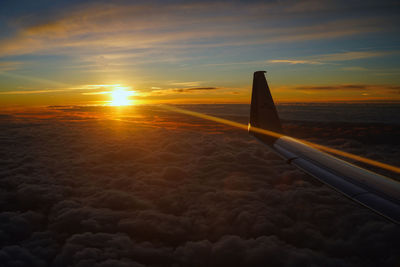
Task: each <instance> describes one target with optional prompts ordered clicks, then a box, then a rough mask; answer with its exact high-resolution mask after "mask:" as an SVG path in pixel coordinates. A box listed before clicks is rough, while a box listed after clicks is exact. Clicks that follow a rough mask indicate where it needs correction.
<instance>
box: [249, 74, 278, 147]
mask: <svg viewBox="0 0 400 267" xmlns="http://www.w3.org/2000/svg"><path fill="white" fill-rule="evenodd" d="M264 73H266V71H256V72H254V78H253V92H252V96H251V108H250V125H249V131H250V132H251V133H252V134H253V135H254V136H255V137H257V138H258V139H261V140H262V141H265V142H267V143H273V142H274V141H275V140H276V138H275V137H271V136H267V135H262V134H258V133H255V132H252V131H251V127H257V128H261V129H264V130H268V131H272V132H276V133H282V125H281V121H280V120H279V117H278V113H277V111H276V107H275V104H274V101H273V99H272V96H271V92H270V90H269V87H268V83H267V80H266V79H265V76H264Z"/></svg>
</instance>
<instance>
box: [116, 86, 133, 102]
mask: <svg viewBox="0 0 400 267" xmlns="http://www.w3.org/2000/svg"><path fill="white" fill-rule="evenodd" d="M132 95H134V91H127V90H125V88H124V87H116V88H115V89H114V91H112V92H111V98H112V99H111V102H110V105H111V106H128V105H132V104H133V101H132V100H130V99H129V97H130V96H132Z"/></svg>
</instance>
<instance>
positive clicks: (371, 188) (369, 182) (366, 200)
mask: <svg viewBox="0 0 400 267" xmlns="http://www.w3.org/2000/svg"><path fill="white" fill-rule="evenodd" d="M264 73H265V71H257V72H255V73H254V79H253V92H252V98H251V109H250V123H249V132H250V133H251V134H252V135H254V136H255V137H256V138H257V139H259V140H260V141H261V142H263V143H264V144H266V145H267V146H268V147H270V148H271V149H272V150H273V151H274V152H276V153H277V154H278V155H279V156H281V157H282V158H283V159H285V160H286V162H287V163H289V164H291V165H293V166H295V167H297V168H299V169H301V170H303V171H304V172H306V173H308V174H310V175H311V176H313V177H315V178H317V179H318V180H320V181H321V182H323V183H325V184H327V185H329V186H330V187H332V188H334V189H335V190H337V191H339V192H340V193H342V194H344V195H345V196H347V197H348V198H350V199H352V200H354V201H356V202H358V203H360V204H362V205H364V206H365V207H367V208H369V209H371V210H373V211H374V212H376V213H378V214H380V215H382V216H384V217H386V218H388V219H390V220H391V221H393V222H395V223H397V224H399V223H400V183H399V182H397V181H395V180H393V179H391V178H388V177H385V176H382V175H379V174H377V173H374V172H371V171H368V170H366V169H363V168H361V167H358V166H355V165H353V164H351V163H349V162H346V161H344V160H341V159H339V158H336V157H334V156H332V155H330V154H327V153H325V152H322V151H320V150H318V149H315V148H313V147H311V146H309V145H308V144H306V143H304V142H302V141H300V140H297V139H294V138H291V137H289V136H285V135H284V134H283V131H282V126H281V122H280V120H279V117H278V113H277V110H276V108H275V104H274V102H273V99H272V96H271V92H270V90H269V87H268V83H267V80H266V78H265V75H264ZM254 128H261V129H263V130H268V131H272V132H275V133H279V134H280V135H274V136H269V135H265V134H262V133H260V132H259V131H254ZM252 129H253V130H252Z"/></svg>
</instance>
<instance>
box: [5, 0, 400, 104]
mask: <svg viewBox="0 0 400 267" xmlns="http://www.w3.org/2000/svg"><path fill="white" fill-rule="evenodd" d="M399 12H400V4H399V2H398V1H327V0H324V1H316V0H309V1H290V0H283V1H112V2H111V1H85V2H83V1H44V0H42V1H40V0H39V1H9V0H3V1H1V3H0V105H2V106H35V105H70V104H71V105H72V104H74V105H103V104H110V103H111V104H112V103H113V102H112V98H113V96H114V97H115V94H114V95H113V93H112V92H115V91H117V92H120V93H121V92H122V93H125V94H126V96H125V97H126V98H127V99H129V100H130V101H131V102H130V103H160V102H163V103H164V102H167V103H248V102H249V100H250V94H251V83H252V74H253V72H254V71H258V70H266V71H267V79H268V82H269V85H270V87H271V91H272V94H273V95H274V98H275V100H276V101H277V102H293V101H295V102H320V101H386V102H387V101H390V102H393V101H399V100H400V75H399V74H400V63H399V62H400V45H399V41H400V18H399V16H398V14H399Z"/></svg>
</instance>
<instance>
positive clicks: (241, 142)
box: [0, 105, 400, 266]
mask: <svg viewBox="0 0 400 267" xmlns="http://www.w3.org/2000/svg"><path fill="white" fill-rule="evenodd" d="M226 107H227V106H220V105H216V106H208V105H206V106H202V105H201V106H197V107H196V108H197V109H200V110H203V111H204V112H212V113H221V114H224V116H226V117H229V118H232V117H235V118H236V119H237V120H239V121H241V120H246V118H245V117H238V116H237V115H235V114H237V113H235V112H233V113H232V112H231V111H230V110H229V108H226ZM234 107H235V106H231V109H232V110H234ZM115 119H118V120H115ZM285 127H286V130H287V131H288V133H290V134H294V135H297V136H299V137H310V136H314V139H313V141H319V142H322V143H325V144H329V145H331V146H335V147H338V148H343V149H346V150H348V151H350V152H353V153H358V154H362V155H365V156H369V157H372V158H375V159H381V160H389V163H392V164H398V162H395V161H396V159H399V158H400V148H399V143H398V142H397V143H396V142H394V141H393V140H396V138H394V137H395V136H396V135H397V133H398V131H399V128H398V126H396V125H386V126H385V127H387V128H385V129H383V128H382V125H379V124H378V125H374V124H369V126H368V127H367V128H364V129H363V127H366V126H365V125H364V126H363V125H362V124H358V125H357V124H353V125H349V124H345V123H336V124H335V123H316V122H299V121H293V120H292V121H286V123H285ZM0 128H1V132H0V133H1V138H0V142H1V146H2V148H3V149H2V150H1V152H0V165H1V166H2V168H1V170H0V177H1V179H0V184H1V186H0V190H1V193H0V207H1V210H2V212H1V213H0V225H1V226H0V243H1V250H0V262H2V263H3V265H5V266H71V265H73V266H89V265H90V266H171V265H174V264H176V265H177V266H266V265H271V266H309V265H316V266H377V265H381V266H382V265H384V266H395V265H396V264H398V263H399V260H400V259H399V258H398V255H399V254H400V253H399V252H400V251H399V246H398V240H399V238H400V232H399V229H398V227H397V226H395V225H393V224H391V223H389V222H387V221H385V220H384V219H382V218H380V217H379V216H377V215H375V214H373V213H371V212H370V211H369V210H367V209H364V208H362V207H360V206H358V205H356V204H354V203H353V202H351V201H349V200H347V199H346V198H344V197H343V196H341V195H339V194H337V193H336V192H334V191H333V190H331V189H329V188H327V187H326V186H323V185H321V184H320V183H318V182H316V181H315V180H313V179H312V178H310V177H308V176H307V175H304V174H302V173H301V172H299V171H298V170H296V169H294V168H292V167H291V166H289V165H287V164H286V163H285V162H283V161H282V160H281V159H279V158H278V157H277V156H275V155H274V154H272V153H271V152H269V151H268V150H266V148H265V147H264V146H262V145H260V144H259V143H258V142H256V141H255V140H254V139H253V138H251V137H250V136H248V135H247V134H246V133H245V132H241V131H238V130H234V129H231V128H229V127H226V126H223V125H217V124H214V123H211V122H207V121H202V120H200V119H196V118H191V117H187V116H183V115H179V114H174V113H170V112H167V111H165V110H160V109H157V108H155V107H152V108H150V107H145V106H144V107H133V108H132V109H130V111H129V112H125V113H122V114H121V113H118V112H117V111H115V110H114V109H111V108H100V107H97V108H92V107H86V108H80V107H52V108H51V109H48V110H45V111H38V112H36V113H35V114H33V113H32V112H31V113H29V112H19V113H16V112H14V113H13V114H12V115H7V114H4V115H3V116H1V123H0ZM371 136H375V137H376V139H371V138H370V137H371ZM379 136H381V137H385V138H380V139H379V138H378V137H379ZM390 137H391V138H390ZM371 140H372V141H371ZM373 140H377V141H376V142H375V141H373ZM378 140H379V141H378ZM388 147H390V149H388ZM390 160H391V161H390Z"/></svg>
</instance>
